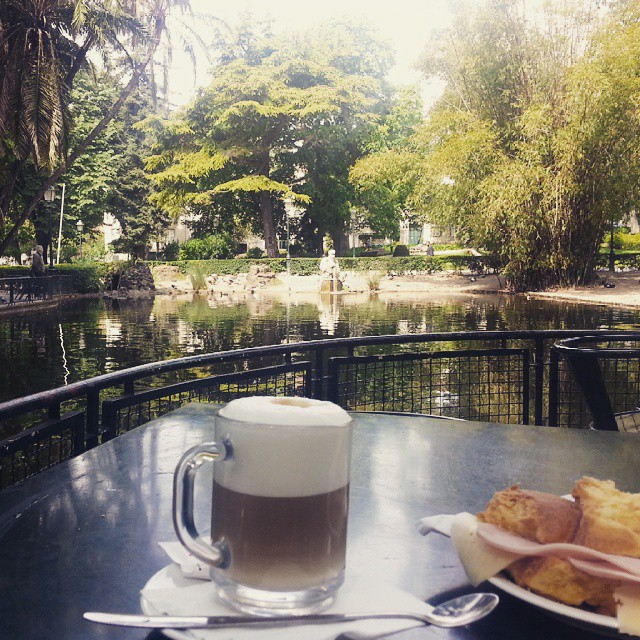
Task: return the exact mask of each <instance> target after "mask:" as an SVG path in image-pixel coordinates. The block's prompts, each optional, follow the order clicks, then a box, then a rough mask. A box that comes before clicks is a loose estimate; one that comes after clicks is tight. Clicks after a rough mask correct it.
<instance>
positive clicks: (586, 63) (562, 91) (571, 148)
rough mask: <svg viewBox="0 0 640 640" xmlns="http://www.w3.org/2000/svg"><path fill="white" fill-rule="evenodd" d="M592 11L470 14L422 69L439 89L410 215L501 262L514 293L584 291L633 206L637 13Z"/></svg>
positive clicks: (421, 144)
mask: <svg viewBox="0 0 640 640" xmlns="http://www.w3.org/2000/svg"><path fill="white" fill-rule="evenodd" d="M596 4H597V3H595V2H594V3H593V4H592V5H585V3H580V5H578V4H576V5H575V7H576V9H575V11H572V12H567V11H566V10H565V11H564V12H563V13H562V15H561V16H560V15H559V14H558V13H553V12H551V13H548V14H546V16H545V17H546V20H542V19H540V18H538V19H537V20H536V21H529V20H528V18H527V14H526V12H523V11H522V10H521V9H522V6H523V5H522V3H520V2H516V1H515V0H511V1H510V2H490V3H489V5H488V7H487V8H486V9H476V10H474V9H472V8H471V7H469V6H468V7H467V8H466V10H465V11H463V12H461V13H460V14H459V15H458V18H457V20H456V22H455V23H454V25H453V27H452V29H451V30H450V31H449V32H448V33H446V34H441V35H440V37H439V38H438V39H437V40H436V41H434V42H433V43H432V44H431V47H430V48H429V50H428V52H427V53H426V54H425V55H424V57H423V61H422V64H423V69H424V72H425V73H426V74H427V75H433V74H438V75H440V76H441V77H443V78H445V79H446V80H447V82H448V87H447V90H446V92H445V95H444V96H443V98H442V100H441V101H440V103H439V104H438V106H437V108H436V109H435V111H434V112H433V114H432V117H431V120H430V122H429V124H428V125H427V126H426V127H425V128H424V129H423V130H422V131H421V132H420V133H419V134H418V135H417V137H416V139H415V140H414V142H415V144H416V148H417V150H418V152H417V155H418V157H419V160H418V161H419V163H420V175H421V179H420V181H419V182H418V184H417V186H416V189H415V190H414V192H413V194H412V204H413V206H414V207H415V208H416V209H419V210H422V211H423V212H424V213H425V215H428V216H429V218H431V219H432V220H435V221H441V222H447V223H453V224H455V225H456V226H457V227H458V229H459V231H460V233H461V234H462V235H463V236H466V237H467V238H469V239H470V241H471V242H473V243H474V244H476V245H480V246H483V247H485V248H487V249H489V250H492V251H495V252H496V253H498V254H500V255H501V256H502V258H503V261H504V263H505V270H506V275H507V278H508V281H509V283H510V285H511V286H512V287H513V288H514V289H518V290H523V289H536V288H545V287H548V286H552V285H556V284H561V285H570V284H581V283H583V282H586V281H587V280H588V279H589V278H590V277H591V276H592V274H593V271H594V267H595V264H596V259H597V254H598V249H599V244H600V242H601V239H602V234H603V230H604V228H605V226H606V224H610V223H611V221H612V220H613V221H615V220H618V219H619V218H620V217H621V216H622V215H623V214H624V213H625V212H627V211H628V210H629V209H630V208H631V207H632V206H633V205H634V204H635V199H636V187H635V184H636V183H637V180H636V176H637V168H636V157H637V154H636V152H635V148H636V147H637V145H638V135H637V134H638V129H637V115H636V111H635V106H634V105H635V103H636V100H637V98H638V95H639V94H638V86H637V77H636V73H635V71H634V69H637V65H638V63H639V62H640V55H639V53H640V51H639V48H638V44H637V35H638V34H637V32H636V31H637V23H638V7H639V5H640V3H638V2H637V0H633V1H632V2H629V3H625V4H623V5H620V6H619V7H618V8H617V9H616V10H615V11H613V12H612V13H611V14H610V16H608V18H607V20H606V22H604V23H603V24H602V25H601V24H600V23H599V21H598V19H597V13H596V11H595V9H596ZM563 6H564V8H565V9H566V6H567V5H566V4H565V5H563ZM585 6H586V7H587V9H588V10H585ZM552 9H553V7H552Z"/></svg>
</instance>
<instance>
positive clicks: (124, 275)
mask: <svg viewBox="0 0 640 640" xmlns="http://www.w3.org/2000/svg"><path fill="white" fill-rule="evenodd" d="M155 290H156V285H155V284H154V281H153V276H152V275H151V269H149V265H148V264H145V263H141V262H137V263H135V264H132V265H130V266H127V267H125V268H124V269H123V270H122V271H121V272H120V273H115V274H114V275H113V276H112V278H111V295H112V296H115V297H118V298H133V297H141V296H149V295H154V294H155Z"/></svg>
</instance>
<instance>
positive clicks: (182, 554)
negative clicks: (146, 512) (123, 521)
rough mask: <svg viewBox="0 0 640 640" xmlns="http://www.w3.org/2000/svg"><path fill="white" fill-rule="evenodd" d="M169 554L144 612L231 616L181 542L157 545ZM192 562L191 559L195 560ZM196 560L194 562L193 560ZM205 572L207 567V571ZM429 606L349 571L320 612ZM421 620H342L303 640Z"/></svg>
mask: <svg viewBox="0 0 640 640" xmlns="http://www.w3.org/2000/svg"><path fill="white" fill-rule="evenodd" d="M160 545H161V547H162V548H163V549H164V550H165V551H166V552H168V553H169V554H170V557H171V558H172V560H174V564H172V565H170V566H168V567H165V568H164V569H162V570H161V571H159V572H158V573H157V574H156V575H154V576H153V577H152V578H151V579H150V580H149V582H148V583H147V584H146V585H145V587H144V588H143V589H142V592H141V604H142V609H143V611H144V613H146V614H169V615H207V616H211V615H223V614H224V615H229V614H234V613H238V612H237V611H235V610H233V609H231V608H229V607H227V606H226V605H224V604H223V603H221V602H220V601H219V600H218V599H217V596H216V591H215V587H214V584H213V583H212V582H211V581H210V580H209V579H206V580H204V579H198V578H193V577H186V576H185V575H184V573H183V567H186V571H187V572H188V574H189V575H194V572H195V575H198V576H201V577H204V575H203V571H201V570H200V569H198V568H195V567H194V564H193V562H192V560H191V558H193V557H192V556H191V558H190V557H189V554H188V552H187V551H186V550H185V549H184V548H183V547H182V546H181V545H179V543H175V544H174V543H160ZM194 560H195V559H194ZM196 562H197V561H196ZM207 574H208V569H207V572H206V574H205V575H207ZM431 610H432V607H431V606H430V605H428V604H426V603H425V602H423V601H422V600H420V599H419V598H417V597H415V596H413V595H411V594H409V593H406V592H404V591H402V590H400V589H397V588H396V587H393V586H392V585H389V584H386V583H383V582H380V580H378V579H372V578H371V577H367V576H366V575H363V574H358V573H354V572H351V571H349V572H347V578H346V580H345V583H344V584H343V585H342V587H341V588H340V590H339V591H338V595H337V597H336V600H335V601H334V603H333V604H332V605H331V606H330V607H329V608H327V609H326V610H324V611H323V613H324V612H326V613H353V612H358V613H360V612H367V613H369V612H394V613H418V614H423V613H428V612H429V611H431ZM421 624H422V623H420V622H417V621H412V620H403V619H398V620H393V619H392V620H365V621H359V622H348V623H340V624H316V625H304V638H305V640H329V639H333V638H335V637H336V636H338V635H340V634H341V633H346V632H348V633H349V634H350V635H352V636H353V637H354V638H355V637H362V638H367V637H372V636H378V635H382V634H386V633H393V632H394V631H402V630H404V629H410V628H412V627H419V626H421ZM165 633H166V634H167V635H168V636H169V637H172V638H185V639H186V638H197V639H202V640H260V636H262V637H263V638H267V637H271V638H273V637H275V635H277V637H278V640H299V639H300V637H301V635H300V634H301V627H300V626H293V627H282V628H277V630H275V629H274V628H271V629H264V628H262V629H248V628H246V627H244V628H240V627H238V628H224V629H198V630H195V629H194V630H190V631H188V632H187V631H176V630H172V631H166V632H165Z"/></svg>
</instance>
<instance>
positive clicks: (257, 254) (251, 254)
mask: <svg viewBox="0 0 640 640" xmlns="http://www.w3.org/2000/svg"><path fill="white" fill-rule="evenodd" d="M263 255H264V251H262V249H261V248H260V247H251V249H249V250H248V251H247V258H254V259H255V258H262V256H263Z"/></svg>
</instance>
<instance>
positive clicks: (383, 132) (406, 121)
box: [349, 87, 424, 238]
mask: <svg viewBox="0 0 640 640" xmlns="http://www.w3.org/2000/svg"><path fill="white" fill-rule="evenodd" d="M422 113H423V105H422V99H421V98H420V96H419V95H418V93H417V91H416V90H415V89H414V88H411V87H408V88H405V89H404V90H402V91H400V92H399V93H398V95H397V97H396V98H395V99H394V101H393V103H392V106H391V108H390V109H389V112H388V114H387V115H386V116H385V118H384V119H383V121H382V123H381V124H380V126H379V127H378V128H377V130H376V131H375V133H374V135H373V136H372V138H371V140H370V142H369V145H368V149H369V151H370V153H368V154H367V155H365V156H363V157H361V158H360V159H358V160H357V162H355V164H354V165H353V166H352V167H351V169H350V174H349V179H350V181H351V183H352V184H353V185H354V186H355V188H356V194H357V195H356V198H355V199H354V204H356V205H357V207H358V211H359V213H360V215H359V219H360V220H361V221H362V224H363V225H366V226H367V227H369V228H370V229H372V230H373V231H374V232H375V233H376V234H377V235H379V236H382V237H389V238H397V237H398V236H399V232H400V222H401V220H402V219H404V218H407V217H410V216H411V211H410V210H409V198H410V196H411V194H412V193H413V191H414V189H415V187H416V183H417V180H418V176H419V159H418V156H417V155H416V153H415V149H414V147H413V142H412V138H413V136H415V134H416V132H417V130H418V128H419V127H420V126H421V125H422V124H423V123H424V117H423V115H422Z"/></svg>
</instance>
